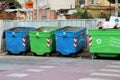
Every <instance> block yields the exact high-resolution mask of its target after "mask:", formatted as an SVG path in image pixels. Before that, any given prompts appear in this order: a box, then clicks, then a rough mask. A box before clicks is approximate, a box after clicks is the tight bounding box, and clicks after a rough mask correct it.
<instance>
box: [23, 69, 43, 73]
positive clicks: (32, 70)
mask: <svg viewBox="0 0 120 80" xmlns="http://www.w3.org/2000/svg"><path fill="white" fill-rule="evenodd" d="M25 71H28V72H43V71H45V70H41V69H27V70H25Z"/></svg>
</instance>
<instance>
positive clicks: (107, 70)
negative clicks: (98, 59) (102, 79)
mask: <svg viewBox="0 0 120 80" xmlns="http://www.w3.org/2000/svg"><path fill="white" fill-rule="evenodd" d="M100 71H105V72H120V70H118V69H100Z"/></svg>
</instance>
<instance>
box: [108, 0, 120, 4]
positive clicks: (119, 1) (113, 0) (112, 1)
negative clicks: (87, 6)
mask: <svg viewBox="0 0 120 80" xmlns="http://www.w3.org/2000/svg"><path fill="white" fill-rule="evenodd" d="M108 1H109V2H110V3H115V0H108ZM118 3H120V0H118Z"/></svg>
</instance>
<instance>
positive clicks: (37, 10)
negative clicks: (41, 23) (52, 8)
mask: <svg viewBox="0 0 120 80" xmlns="http://www.w3.org/2000/svg"><path fill="white" fill-rule="evenodd" d="M36 13H37V15H36V19H37V20H38V19H39V18H38V17H39V15H38V14H39V8H38V0H36Z"/></svg>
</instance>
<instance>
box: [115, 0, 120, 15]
mask: <svg viewBox="0 0 120 80" xmlns="http://www.w3.org/2000/svg"><path fill="white" fill-rule="evenodd" d="M118 9H119V8H118V0H115V16H118Z"/></svg>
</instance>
